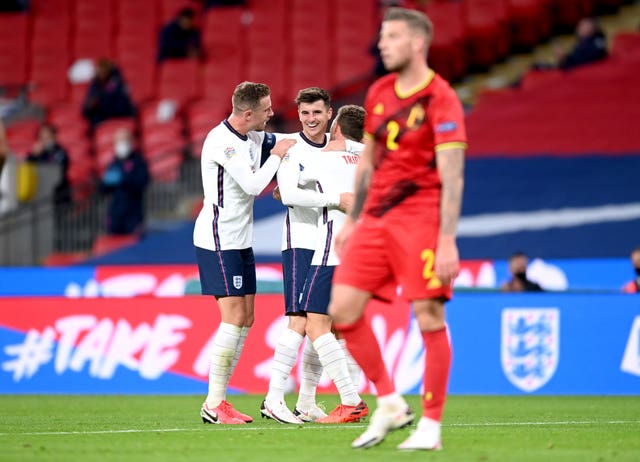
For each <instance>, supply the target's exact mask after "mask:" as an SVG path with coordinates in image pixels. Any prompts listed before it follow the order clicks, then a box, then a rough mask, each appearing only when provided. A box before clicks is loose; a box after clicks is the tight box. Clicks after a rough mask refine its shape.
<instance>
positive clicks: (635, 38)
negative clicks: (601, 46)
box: [611, 32, 640, 61]
mask: <svg viewBox="0 0 640 462" xmlns="http://www.w3.org/2000/svg"><path fill="white" fill-rule="evenodd" d="M611 57H612V58H615V59H618V60H622V61H640V32H626V33H625V32H619V33H618V34H616V36H615V37H614V39H613V44H612V46H611Z"/></svg>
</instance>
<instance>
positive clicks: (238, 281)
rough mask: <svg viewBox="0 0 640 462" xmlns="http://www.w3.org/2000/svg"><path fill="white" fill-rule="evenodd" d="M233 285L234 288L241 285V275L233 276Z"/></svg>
mask: <svg viewBox="0 0 640 462" xmlns="http://www.w3.org/2000/svg"><path fill="white" fill-rule="evenodd" d="M233 287H235V288H236V289H239V288H240V287H242V276H234V277H233Z"/></svg>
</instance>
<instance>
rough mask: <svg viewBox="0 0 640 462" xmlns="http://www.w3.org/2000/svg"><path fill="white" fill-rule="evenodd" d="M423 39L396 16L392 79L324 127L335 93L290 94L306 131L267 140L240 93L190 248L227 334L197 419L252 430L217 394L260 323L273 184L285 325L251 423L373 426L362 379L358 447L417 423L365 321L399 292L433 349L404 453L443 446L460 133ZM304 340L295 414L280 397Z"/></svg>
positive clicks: (206, 164) (257, 107) (259, 117)
mask: <svg viewBox="0 0 640 462" xmlns="http://www.w3.org/2000/svg"><path fill="white" fill-rule="evenodd" d="M431 38H432V27H431V23H430V21H429V20H428V18H427V17H426V16H425V15H423V14H422V13H419V12H417V11H412V10H406V9H402V8H390V9H388V10H387V12H386V14H385V17H384V20H383V23H382V28H381V33H380V39H379V42H378V47H379V49H380V53H381V58H382V60H383V63H384V65H385V68H386V69H387V70H388V71H389V74H387V75H385V76H384V77H382V78H380V79H379V80H378V81H376V82H375V83H374V84H373V85H372V86H371V87H370V89H369V91H368V93H367V96H366V99H365V104H364V107H360V106H355V105H347V106H343V107H341V108H340V109H339V110H338V111H337V114H336V116H335V118H334V119H333V122H332V123H331V125H330V121H331V119H332V117H333V109H332V107H331V99H330V96H329V94H328V93H327V92H326V91H325V90H323V89H321V88H318V87H310V88H305V89H302V90H300V91H299V92H298V95H297V98H296V103H297V106H298V116H299V119H300V123H301V131H300V132H298V133H292V134H281V133H268V132H266V131H265V129H266V125H267V122H268V121H269V119H270V118H271V116H273V110H272V107H271V99H270V90H269V87H268V86H267V85H265V84H261V83H252V82H244V83H241V84H240V85H238V86H237V87H236V90H235V91H234V94H233V97H232V103H233V110H232V113H231V115H230V116H229V117H228V118H227V119H225V120H224V121H222V122H221V123H220V124H219V125H218V126H216V127H215V128H214V129H213V130H211V132H210V133H209V134H208V136H207V138H206V140H205V143H204V146H203V150H202V161H201V163H202V180H203V188H204V203H203V208H202V210H201V212H200V214H199V216H198V218H197V220H196V224H195V229H194V245H195V248H196V257H197V261H198V268H199V271H200V281H201V285H202V293H203V294H205V295H213V296H215V297H216V300H217V305H218V308H219V310H220V315H221V322H220V325H219V328H218V331H217V334H216V336H215V340H214V345H213V348H212V354H211V367H210V373H209V391H208V395H207V397H206V400H205V402H204V403H203V405H202V408H201V411H200V415H201V417H202V419H203V421H204V422H205V423H214V424H239V425H242V424H247V423H250V422H252V421H253V418H252V417H251V416H249V415H246V414H243V413H240V412H239V411H237V410H236V409H234V408H233V406H232V405H231V404H230V403H229V402H228V401H226V391H227V385H228V383H229V379H230V377H231V374H232V373H233V370H234V368H235V365H236V363H237V361H238V359H239V358H240V354H241V352H242V349H243V346H244V341H245V339H246V337H247V335H248V333H249V330H250V327H251V325H252V324H253V320H254V302H255V293H256V273H255V259H254V255H253V251H252V248H251V245H252V242H253V202H254V198H255V196H257V195H258V194H260V193H261V192H262V191H263V190H264V189H265V188H266V187H267V185H268V184H269V183H270V181H271V179H272V178H273V177H274V176H277V180H278V188H277V190H276V191H275V192H274V196H275V197H276V198H277V199H279V200H280V201H281V202H282V203H283V204H284V206H286V209H287V213H286V217H285V221H284V224H283V231H282V247H281V250H282V267H283V277H284V291H285V293H284V298H285V315H286V316H287V319H288V325H287V328H286V329H285V330H284V332H282V334H281V335H280V336H279V341H278V344H277V345H276V348H275V352H274V359H273V366H272V370H271V379H270V382H269V390H268V392H267V395H266V396H265V398H264V400H263V401H262V403H261V404H260V406H259V412H260V415H261V416H262V417H267V418H270V419H274V420H276V421H278V422H280V423H283V424H302V423H304V422H317V423H320V424H333V423H348V422H358V421H360V420H361V419H363V418H365V417H367V416H368V415H369V407H368V406H367V404H366V403H365V402H364V401H363V400H362V399H361V397H360V396H359V394H358V385H359V381H360V379H361V375H362V373H364V376H365V377H366V379H367V380H369V381H370V382H371V383H372V384H373V385H374V386H375V390H376V395H377V399H376V401H377V403H376V404H377V406H376V408H375V412H373V414H372V415H371V417H370V422H369V425H368V428H367V430H366V431H365V432H364V433H363V434H362V435H360V436H359V437H358V438H356V440H354V441H353V442H352V444H351V446H352V447H353V448H368V447H371V446H375V445H377V444H379V443H381V442H382V441H383V440H384V438H385V437H386V435H387V434H388V433H389V432H390V431H393V430H396V429H399V428H402V427H405V426H407V425H409V424H411V423H412V422H413V421H414V420H415V414H414V412H413V411H412V410H411V409H410V408H409V406H408V405H407V403H406V401H405V400H404V398H403V397H402V396H401V395H400V394H399V393H397V392H396V390H395V387H394V384H393V382H392V380H391V378H390V377H389V373H388V371H387V370H386V368H385V365H384V362H383V360H382V355H381V353H380V348H379V346H378V344H377V340H376V338H375V336H374V334H373V331H372V330H371V326H370V325H369V324H368V323H367V322H366V320H365V319H366V318H365V317H364V312H365V308H366V305H367V303H368V301H369V300H370V299H371V297H376V298H378V299H381V300H391V299H392V298H394V297H395V296H396V295H400V296H402V297H404V298H406V299H408V300H410V301H411V302H412V306H413V311H414V315H415V319H416V321H417V323H418V326H419V327H420V330H421V332H422V338H423V341H424V344H425V348H426V350H427V352H428V353H427V359H426V362H425V375H424V393H423V396H422V407H423V412H422V415H421V417H420V418H419V421H418V425H417V428H416V430H415V431H414V432H413V433H412V434H411V435H410V436H409V437H408V438H407V439H406V440H405V441H404V442H403V443H401V444H400V445H399V446H398V449H402V450H420V449H422V450H437V449H440V448H441V438H440V421H441V416H442V411H443V407H444V402H445V398H446V390H447V383H448V377H449V369H450V364H451V348H450V344H449V337H448V333H447V328H446V324H445V312H444V304H445V302H446V301H447V300H449V299H450V298H451V287H452V283H453V280H454V278H455V276H456V275H457V272H458V268H459V256H458V250H457V246H456V242H455V233H456V227H457V222H458V219H459V215H460V207H461V198H462V189H463V168H464V151H465V149H466V134H465V128H464V118H463V111H462V107H461V105H460V102H459V100H458V98H457V97H456V95H455V92H454V91H453V90H452V89H451V87H450V86H449V85H448V83H447V82H446V81H444V80H443V79H442V78H441V77H439V76H438V75H437V74H435V73H434V72H433V71H432V70H431V69H429V67H428V66H427V63H426V59H425V58H426V55H427V50H428V46H429V43H430V41H431ZM305 337H307V341H306V343H305V346H304V349H303V353H302V358H301V369H302V371H301V383H300V389H299V394H298V400H297V402H296V404H295V406H293V407H292V408H290V407H289V406H288V405H287V403H286V402H285V396H284V395H285V391H286V390H287V381H288V379H289V375H290V374H291V370H292V369H293V367H294V365H295V363H296V361H297V355H298V351H299V350H300V348H301V347H302V344H303V342H304V340H305ZM323 371H324V372H325V373H326V374H327V376H328V377H329V378H330V379H331V380H332V381H333V383H334V384H335V386H336V389H337V390H338V392H339V394H340V404H339V405H338V406H337V407H336V408H335V409H333V410H331V411H330V412H328V413H326V412H325V410H323V409H322V408H321V407H319V406H318V405H317V403H316V387H317V385H318V382H319V380H320V376H321V375H322V373H323Z"/></svg>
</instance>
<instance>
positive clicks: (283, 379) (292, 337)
mask: <svg viewBox="0 0 640 462" xmlns="http://www.w3.org/2000/svg"><path fill="white" fill-rule="evenodd" d="M303 340H304V337H303V336H302V335H300V334H299V333H297V332H296V331H295V330H291V329H286V330H285V331H284V332H283V333H282V335H281V336H280V340H279V341H278V344H277V345H276V349H275V351H274V352H273V363H272V364H271V379H270V380H269V391H268V392H267V398H266V399H267V400H269V401H276V402H278V401H283V402H284V392H285V391H286V388H287V381H288V380H289V376H290V375H291V369H293V366H295V364H296V359H298V351H299V350H300V345H302V341H303Z"/></svg>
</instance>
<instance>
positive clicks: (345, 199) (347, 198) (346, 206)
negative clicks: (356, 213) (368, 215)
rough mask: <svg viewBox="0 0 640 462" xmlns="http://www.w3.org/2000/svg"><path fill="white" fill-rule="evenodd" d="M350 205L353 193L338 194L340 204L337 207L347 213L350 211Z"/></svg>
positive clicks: (351, 204)
mask: <svg viewBox="0 0 640 462" xmlns="http://www.w3.org/2000/svg"><path fill="white" fill-rule="evenodd" d="M351 206H353V193H350V192H343V193H341V194H340V204H339V205H338V208H339V209H340V210H342V211H343V212H344V213H349V212H350V211H351Z"/></svg>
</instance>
